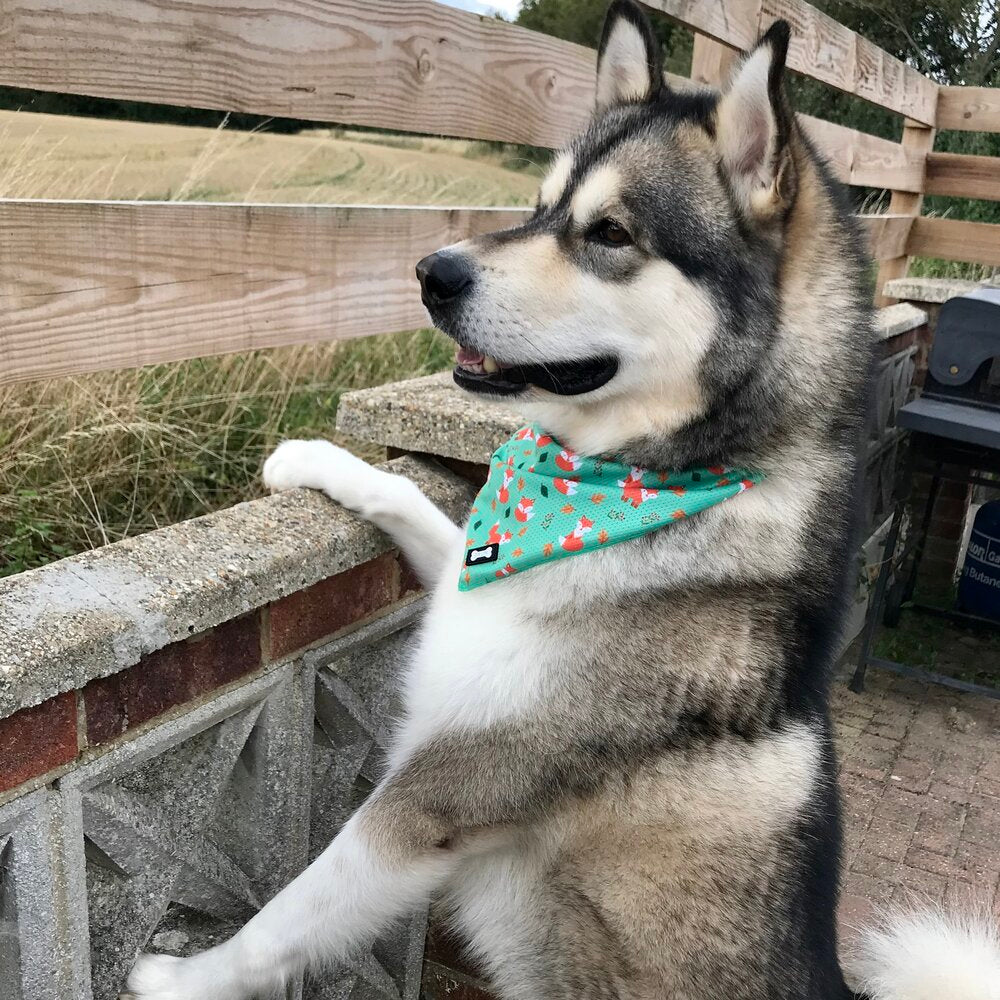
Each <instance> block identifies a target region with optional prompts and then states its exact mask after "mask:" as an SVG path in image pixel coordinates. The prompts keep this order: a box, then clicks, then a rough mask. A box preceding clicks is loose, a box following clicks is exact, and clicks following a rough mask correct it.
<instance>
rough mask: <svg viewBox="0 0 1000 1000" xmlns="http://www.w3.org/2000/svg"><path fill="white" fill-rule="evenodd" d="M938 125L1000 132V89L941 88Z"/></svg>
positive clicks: (965, 129)
mask: <svg viewBox="0 0 1000 1000" xmlns="http://www.w3.org/2000/svg"><path fill="white" fill-rule="evenodd" d="M937 127H938V128H941V129H945V128H951V129H958V130H960V131H962V132H1000V88H998V87H941V88H940V94H939V96H938V109H937Z"/></svg>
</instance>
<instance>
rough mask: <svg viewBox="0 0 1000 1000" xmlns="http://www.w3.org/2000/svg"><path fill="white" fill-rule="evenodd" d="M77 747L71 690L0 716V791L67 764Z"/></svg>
mask: <svg viewBox="0 0 1000 1000" xmlns="http://www.w3.org/2000/svg"><path fill="white" fill-rule="evenodd" d="M77 750H78V744H77V730H76V693H75V692H73V691H67V692H66V693H65V694H59V695H56V696H55V697H54V698H50V699H49V700H48V701H43V702H42V703H41V705H34V706H32V707H31V708H22V709H21V710H20V711H19V712H15V713H14V714H13V715H9V716H7V718H6V719H0V792H6V791H9V790H10V789H11V788H16V787H17V786H18V785H20V784H23V783H24V782H25V781H28V780H29V779H30V778H37V777H38V776H39V775H40V774H45V773H46V772H47V771H51V770H52V769H53V768H55V767H59V766H60V765H61V764H68V763H69V762H70V761H71V760H73V758H74V757H76V755H77Z"/></svg>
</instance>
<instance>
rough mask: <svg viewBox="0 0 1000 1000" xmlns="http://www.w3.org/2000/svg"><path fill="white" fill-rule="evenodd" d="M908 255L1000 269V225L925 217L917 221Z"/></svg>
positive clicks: (909, 243)
mask: <svg viewBox="0 0 1000 1000" xmlns="http://www.w3.org/2000/svg"><path fill="white" fill-rule="evenodd" d="M906 252H907V253H908V254H910V255H911V256H913V257H942V258H943V259H944V260H961V261H965V262H967V263H970V264H988V265H989V266H991V267H1000V225H994V224H992V223H989V222H964V221H962V220H959V219H939V218H930V217H927V216H923V217H920V218H917V219H914V220H913V228H912V229H911V230H910V238H909V240H908V241H907V244H906Z"/></svg>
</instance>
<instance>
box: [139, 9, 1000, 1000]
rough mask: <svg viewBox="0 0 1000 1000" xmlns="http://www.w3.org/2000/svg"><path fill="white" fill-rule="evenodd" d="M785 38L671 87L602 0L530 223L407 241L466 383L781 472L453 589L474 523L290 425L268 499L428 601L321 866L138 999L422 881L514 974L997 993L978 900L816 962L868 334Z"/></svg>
mask: <svg viewBox="0 0 1000 1000" xmlns="http://www.w3.org/2000/svg"><path fill="white" fill-rule="evenodd" d="M788 40H789V28H788V26H787V24H785V23H784V22H777V23H776V24H775V25H773V26H772V27H771V29H770V30H769V31H768V32H767V34H765V35H764V37H763V38H762V39H761V41H760V43H759V44H758V45H757V47H756V48H755V49H753V50H752V51H751V52H750V53H749V54H748V55H747V56H746V58H745V59H744V60H743V62H742V63H741V65H740V66H739V67H738V69H737V70H736V72H735V73H734V76H733V79H732V81H731V82H730V83H729V85H728V87H727V88H726V89H725V90H724V92H723V93H722V94H721V95H720V94H719V93H716V92H715V91H710V90H700V91H685V92H678V91H675V90H672V89H669V88H668V87H667V86H666V85H665V84H664V83H663V74H662V67H661V65H660V56H659V51H658V47H657V45H656V44H655V42H654V41H653V36H652V32H651V30H650V28H649V25H648V23H647V22H646V19H645V17H644V15H643V14H642V13H641V12H640V10H639V8H638V7H637V6H635V5H634V4H633V3H631V2H629V0H618V2H616V3H614V4H613V5H612V7H611V10H610V12H609V15H608V20H607V22H606V25H605V30H604V36H603V39H602V43H601V51H600V59H599V68H598V82H597V100H598V106H597V109H596V111H595V114H594V118H593V121H592V123H591V125H590V127H589V128H588V129H587V131H586V132H585V133H584V134H583V135H581V136H580V137H579V138H577V139H576V140H575V141H574V142H572V143H571V144H570V146H569V147H568V148H567V149H566V150H564V151H563V152H562V153H560V154H559V155H558V156H557V157H556V158H555V160H554V162H553V165H552V168H551V171H550V173H549V175H548V177H547V178H546V179H545V181H544V183H543V184H542V187H541V192H540V195H539V201H538V205H537V209H536V211H535V213H534V215H533V216H532V217H531V218H530V220H529V221H527V222H526V223H525V224H524V225H522V226H519V227H518V228H516V229H512V230H509V231H506V232H500V233H495V234H492V235H489V236H485V237H480V238H476V239H472V240H468V241H465V242H463V243H460V244H457V245H455V246H452V247H448V248H446V249H444V250H442V251H440V252H439V253H437V254H435V255H433V256H432V257H430V258H427V259H425V260H424V261H422V262H421V263H420V265H419V266H418V275H419V276H420V279H421V284H422V287H423V295H424V301H425V303H426V304H427V305H428V308H429V310H430V312H431V315H432V317H433V319H434V321H435V323H436V324H437V325H438V326H439V327H440V328H441V329H442V330H444V331H445V332H446V333H448V334H449V335H450V336H451V337H453V338H454V339H455V340H456V341H457V342H458V343H459V345H460V347H461V348H462V354H461V355H460V360H462V359H464V361H463V363H462V364H460V366H459V367H458V368H457V369H456V379H457V381H458V382H459V384H460V385H463V386H464V387H466V388H467V389H469V390H470V391H472V392H476V393H479V394H481V395H487V396H496V397H505V396H513V397H516V399H517V403H518V406H519V407H520V408H521V409H522V410H525V411H527V412H529V414H531V415H532V416H533V417H535V418H536V419H537V420H538V421H539V422H540V423H541V424H542V425H543V426H544V427H545V428H546V429H547V430H548V431H549V432H550V433H552V434H553V435H554V436H555V437H556V438H557V439H558V440H560V441H562V442H563V443H564V444H567V445H569V446H570V447H572V448H574V449H575V450H577V451H579V452H583V453H591V454H596V453H608V452H613V453H616V454H617V455H619V456H621V457H622V459H623V460H624V461H626V462H631V463H632V464H635V465H639V466H646V467H653V468H668V467H674V466H688V465H707V464H711V463H715V462H720V461H721V462H729V463H733V464H737V465H749V466H753V467H755V468H758V469H761V470H763V471H764V472H766V473H767V479H766V480H765V481H764V482H763V483H762V484H761V485H759V486H758V487H757V488H755V489H754V490H752V491H750V492H748V493H746V494H743V495H741V496H740V497H739V498H738V499H734V500H733V501H731V502H729V503H726V504H723V505H720V506H716V507H713V508H711V509H710V510H708V511H706V512H704V513H702V514H700V515H698V516H697V517H692V518H690V519H688V520H685V521H681V522H678V523H675V524H673V525H671V526H668V527H665V528H662V529H660V530H659V531H656V532H654V533H652V534H648V535H646V536H644V537H643V538H641V539H638V540H636V541H632V542H626V543H621V544H618V545H613V546H611V547H609V548H606V549H602V550H599V551H596V552H593V553H590V554H587V555H581V556H578V557H576V558H571V559H564V560H560V561H558V562H555V563H553V564H550V565H544V566H539V567H537V568H535V569H532V570H530V571H528V572H524V573H521V574H518V575H516V576H512V577H509V578H507V579H504V580H503V581H501V582H498V583H496V584H491V585H489V586H486V587H480V588H477V589H475V590H471V591H468V592H459V591H458V589H457V586H456V585H457V579H458V574H459V569H460V566H461V563H462V556H463V550H464V544H465V543H464V538H465V534H464V532H463V531H462V530H461V529H460V528H459V527H458V526H456V525H454V524H452V523H451V522H450V521H448V519H447V518H446V517H445V516H444V515H443V514H442V513H440V511H438V510H437V509H436V508H435V507H434V506H433V505H432V504H431V503H430V501H428V500H427V499H426V498H425V497H424V496H423V495H422V494H420V492H419V491H418V490H417V488H416V487H415V486H414V485H413V484H412V483H410V482H408V481H407V480H403V479H400V478H399V477H396V476H393V475H390V474H387V473H385V472H382V471H379V470H376V469H373V468H372V467H370V466H368V465H366V464H365V463H364V462H362V461H360V460H359V459H356V458H354V457H352V456H350V455H349V454H347V453H346V452H344V451H342V450H341V449H338V448H335V447H334V446H333V445H331V444H328V443H326V442H320V441H289V442H286V443H284V444H283V445H281V446H280V447H279V448H278V449H277V451H276V452H275V453H274V454H273V455H272V456H271V458H270V459H269V460H268V462H267V464H266V466H265V470H264V476H265V481H266V482H267V484H268V485H269V486H270V487H271V488H272V489H288V488H294V487H302V486H306V487H312V488H315V489H320V490H324V491H325V492H326V493H328V494H329V495H330V496H331V497H332V498H333V499H335V500H337V501H339V502H340V503H342V504H344V505H345V506H346V507H349V508H350V509H352V510H355V511H357V512H358V513H359V514H361V515H362V516H363V517H365V518H368V519H370V520H371V521H373V522H374V523H375V524H376V525H378V526H379V527H380V528H382V529H383V530H385V531H386V532H387V533H388V534H389V535H390V536H391V537H392V538H393V539H394V540H395V541H396V542H397V543H398V544H399V546H400V547H401V548H402V549H403V551H404V553H405V554H406V556H407V558H408V559H409V560H410V561H411V563H412V564H413V566H414V567H415V569H416V571H417V572H418V573H419V575H420V576H421V578H422V579H423V581H424V582H425V584H426V585H427V586H428V588H430V589H431V591H432V595H431V598H430V602H429V603H430V610H429V612H428V614H427V617H426V620H425V622H424V624H423V627H422V631H421V635H420V640H419V644H418V646H417V648H416V650H415V654H414V656H413V660H412V662H411V663H410V664H409V665H408V668H407V671H406V674H405V680H404V700H405V706H406V713H405V717H404V718H403V720H402V722H401V724H400V726H399V730H398V732H397V733H396V735H395V740H394V743H393V747H392V751H391V755H390V763H389V769H388V773H387V775H386V777H385V779H384V780H383V781H382V783H381V784H380V785H379V786H378V788H377V789H376V791H375V792H374V793H373V795H372V796H371V798H370V799H369V800H368V801H367V802H366V803H365V804H364V805H363V806H362V807H361V809H359V811H358V812H357V813H356V814H355V816H354V817H353V818H352V819H351V820H350V821H349V822H348V823H347V824H346V825H345V827H344V829H343V830H342V832H341V833H340V834H339V835H338V836H337V838H336V839H335V840H334V842H333V843H332V844H331V845H330V847H329V848H328V849H327V850H326V851H325V852H324V853H323V854H322V855H321V856H320V858H318V859H317V860H316V861H315V862H314V863H313V865H311V866H310V867H309V868H308V869H307V870H306V871H305V872H304V873H303V874H302V875H300V876H299V877H298V878H297V879H295V880H294V881H293V882H292V883H291V884H290V885H289V886H288V887H287V888H286V889H284V890H283V891H282V892H281V893H279V894H278V896H277V897H275V899H274V900H272V901H271V902H270V903H269V904H268V905H267V906H265V907H264V909H263V910H262V911H261V912H260V913H259V914H258V915H257V916H256V917H254V918H253V919H252V920H251V921H250V922H249V923H248V924H247V926H246V927H245V928H244V929H243V930H242V931H240V933H238V934H237V935H236V936H235V937H234V938H233V939H232V940H230V941H228V942H227V943H225V944H223V945H221V946H219V947H217V948H214V949H213V950H211V951H209V952H206V953H204V954H202V955H199V956H196V957H193V958H187V959H172V958H168V957H165V956H143V957H141V958H140V959H139V961H138V963H137V965H136V967H135V969H134V970H133V972H132V975H131V977H130V980H129V989H130V990H131V993H132V995H133V996H134V997H136V998H139V1000H245V998H248V997H251V996H268V995H271V994H273V993H277V992H278V991H279V990H280V989H281V988H282V986H283V984H284V983H285V982H286V981H287V980H288V979H289V978H290V977H292V976H294V975H295V974H297V973H298V972H299V971H300V970H301V969H302V968H303V967H304V966H305V965H306V964H307V963H309V962H322V961H323V960H328V959H332V958H337V957H342V956H343V955H345V954H346V953H348V952H349V951H350V950H351V949H352V948H355V947H358V946H360V945H363V944H365V943H367V942H369V941H370V940H371V939H372V937H373V936H374V935H376V934H378V933H379V932H380V931H382V930H383V929H385V928H386V926H387V925H389V924H390V923H391V922H392V921H394V920H396V919H397V918H399V917H401V916H403V915H405V914H407V913H408V912H410V911H412V910H413V909H414V908H416V907H419V906H423V905H425V904H426V903H427V902H428V901H429V900H431V899H436V900H439V901H440V903H441V905H442V906H443V907H444V908H446V910H447V912H448V913H449V914H450V918H451V920H452V922H453V924H454V926H455V928H456V930H457V931H458V932H459V933H460V934H461V936H462V937H463V938H465V939H466V940H467V942H468V944H469V947H470V949H471V951H472V952H473V954H474V955H475V956H476V957H477V959H478V960H479V961H480V962H481V964H482V966H483V967H484V969H485V970H486V971H487V973H488V975H489V977H490V979H491V980H492V982H493V984H494V986H495V989H496V991H497V992H498V994H499V995H500V996H501V997H503V998H505V1000H570V998H573V1000H578V998H587V1000H654V998H656V1000H664V998H669V1000H793V998H794V1000H851V998H855V997H861V996H870V997H871V998H872V1000H930V998H931V997H932V996H933V997H934V998H935V1000H996V998H997V984H998V983H1000V951H998V950H997V948H996V941H995V939H994V940H991V939H990V938H989V936H988V934H987V932H986V931H985V930H983V929H982V928H980V927H977V926H958V925H954V926H949V925H947V924H945V923H943V922H942V921H940V920H939V919H937V918H932V917H923V918H920V919H917V918H914V919H913V920H911V921H910V922H909V923H903V924H898V925H896V927H895V928H893V929H890V930H886V931H883V932H881V936H878V935H873V936H872V937H871V939H870V941H869V946H868V950H867V953H866V956H865V957H864V961H863V962H862V963H861V966H860V971H861V972H862V973H863V974H864V976H865V982H866V985H864V986H863V987H861V988H863V989H865V990H866V991H868V992H867V993H865V994H856V993H854V992H853V991H852V990H851V989H850V988H849V987H848V986H847V985H846V983H845V980H844V977H843V975H842V972H841V967H840V964H839V961H838V957H837V934H836V926H835V910H836V902H837V884H838V864H839V856H840V818H839V807H838V798H837V791H836V787H835V782H834V774H835V766H834V746H833V739H832V732H831V725H830V718H829V710H828V699H827V687H828V683H829V674H830V668H831V660H832V657H833V655H834V651H835V650H836V648H837V642H838V636H839V630H840V625H841V611H842V606H843V604H844V598H845V592H846V586H847V575H848V569H849V563H850V558H851V554H852V553H853V552H854V550H855V538H854V530H853V511H852V498H853V497H854V496H855V495H856V493H857V489H856V479H857V474H858V472H857V462H856V455H857V453H858V445H859V439H860V434H861V428H862V423H863V412H864V408H865V396H866V380H867V372H868V369H869V357H870V354H871V348H872V332H871V323H870V314H869V306H868V303H867V293H866V291H865V290H864V280H863V279H864V274H865V269H866V267H867V261H866V259H865V257H864V253H863V250H862V239H861V236H860V234H859V232H858V229H857V225H856V223H855V222H854V221H853V219H852V217H851V214H850V212H849V209H848V207H847V205H846V203H845V201H844V199H843V197H842V195H841V193H840V191H839V189H838V187H837V185H836V184H834V182H833V181H832V180H831V178H830V176H829V173H828V171H827V169H826V167H825V166H824V164H823V162H822V161H821V159H820V158H819V157H818V156H817V155H816V152H815V151H814V150H813V149H812V147H811V146H810V144H809V142H808V141H807V140H806V138H805V137H804V136H803V135H802V133H801V132H800V130H799V128H798V126H797V124H796V120H795V117H794V114H793V113H792V111H791V110H790V108H789V105H788V103H787V100H786V98H785V95H784V89H783V86H782V75H783V69H784V61H785V53H786V49H787V46H788ZM917 955H918V956H919V961H917V958H915V957H914V956H917Z"/></svg>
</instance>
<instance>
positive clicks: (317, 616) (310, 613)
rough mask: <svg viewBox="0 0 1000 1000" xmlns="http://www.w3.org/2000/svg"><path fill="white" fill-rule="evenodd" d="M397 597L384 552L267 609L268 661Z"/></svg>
mask: <svg viewBox="0 0 1000 1000" xmlns="http://www.w3.org/2000/svg"><path fill="white" fill-rule="evenodd" d="M398 595H399V566H398V563H397V561H396V556H395V554H394V553H391V552H387V553H385V554H384V555H381V556H379V557H378V558H376V559H373V560H372V561H371V562H367V563H363V564H362V565H360V566H355V567H354V568H353V569H349V570H347V571H346V572H344V573H338V574H337V575H336V576H332V577H330V578H329V579H327V580H322V581H321V582H320V583H317V584H314V585H313V586H312V587H308V588H306V589H305V590H300V591H298V592H297V593H295V594H290V595H289V596H288V597H285V598H282V600H280V601H276V602H275V603H274V604H272V605H271V615H270V622H271V645H270V655H271V659H280V658H281V657H283V656H287V655H288V654H289V653H292V652H295V651H296V650H298V649H302V648H303V647H304V646H308V645H310V644H312V643H314V642H316V641H318V640H319V639H322V638H323V637H324V636H328V635H331V634H332V633H335V632H339V631H340V630H341V629H342V628H346V627H347V626H348V625H353V624H354V623H355V622H357V621H360V620H361V619H362V618H366V617H367V616H368V615H371V614H374V613H375V612H376V611H378V610H380V609H381V608H385V607H388V606H389V605H390V604H392V603H393V601H395V600H396V598H397V597H398Z"/></svg>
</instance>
